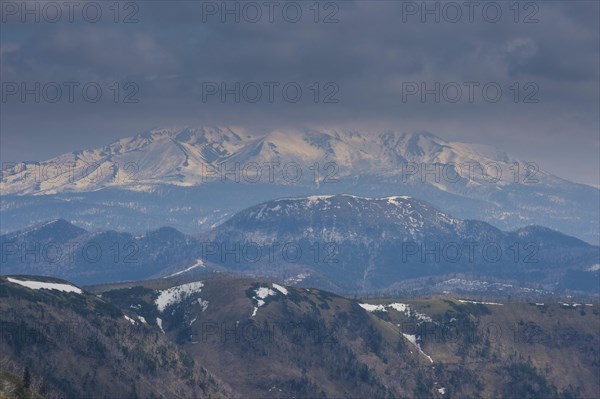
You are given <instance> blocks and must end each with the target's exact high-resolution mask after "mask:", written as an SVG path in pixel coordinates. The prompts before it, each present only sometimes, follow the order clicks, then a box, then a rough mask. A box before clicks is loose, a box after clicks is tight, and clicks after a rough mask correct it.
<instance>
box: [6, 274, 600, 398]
mask: <svg viewBox="0 0 600 399" xmlns="http://www.w3.org/2000/svg"><path fill="white" fill-rule="evenodd" d="M0 305H1V306H0V326H1V327H2V332H3V333H2V335H1V336H0V349H2V354H3V358H2V363H1V364H0V366H1V367H0V368H1V369H2V371H1V372H0V392H4V391H3V390H4V388H5V387H7V386H10V384H12V386H17V387H18V386H19V385H20V386H21V388H23V383H22V382H21V381H19V378H18V376H23V375H24V370H25V368H27V370H28V373H29V374H30V376H29V377H28V380H29V384H28V392H30V393H31V392H32V391H33V393H39V394H40V395H41V396H43V397H74V396H76V397H91V396H94V397H194V398H221V397H228V398H282V397H307V398H308V397H310V398H315V397H322V398H338V397H346V398H364V397H378V398H392V397H418V398H471V397H483V398H492V397H506V398H523V397H532V398H540V397H544V398H545V397H556V398H571V397H593V396H594V395H595V393H596V392H598V389H600V386H599V385H598V380H597V378H595V376H597V374H598V372H599V367H600V366H599V362H598V359H599V356H600V347H599V344H598V343H599V342H600V337H599V336H598V331H600V312H598V308H597V307H598V306H597V304H587V305H586V304H582V303H556V302H547V303H519V302H510V301H509V302H497V301H493V302H492V301H482V300H480V301H477V300H473V299H460V298H453V297H449V296H441V297H433V298H423V299H410V300H403V299H399V298H377V299H370V300H359V299H347V298H344V297H341V296H337V295H335V294H332V293H329V292H326V291H322V290H318V289H314V288H301V287H293V286H288V285H284V284H277V283H273V282H270V281H265V280H255V279H247V278H233V277H231V276H227V275H225V274H221V275H218V276H212V277H206V278H204V279H202V280H197V279H193V278H192V279H190V278H184V277H181V276H174V277H171V278H168V279H158V280H151V281H144V282H130V283H122V284H113V285H104V286H95V287H87V288H86V287H84V288H83V289H81V288H80V287H77V286H74V285H73V284H71V283H69V282H68V281H64V280H58V279H49V278H43V277H39V276H7V277H1V278H0ZM557 358H560V359H563V361H561V362H555V361H553V359H557ZM156 381H160V383H156ZM11 395H14V393H13V392H11V393H8V394H7V396H8V397H14V396H11Z"/></svg>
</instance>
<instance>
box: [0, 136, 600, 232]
mask: <svg viewBox="0 0 600 399" xmlns="http://www.w3.org/2000/svg"><path fill="white" fill-rule="evenodd" d="M0 188H1V190H2V206H1V208H0V212H1V213H2V218H3V225H2V232H4V233H6V232H8V231H13V230H16V229H19V228H23V227H25V225H29V224H33V223H36V222H41V221H44V220H48V219H52V218H61V217H62V218H65V219H68V220H70V221H74V222H77V223H78V224H79V225H81V226H85V227H87V228H98V227H102V228H111V229H116V230H129V231H132V230H135V231H145V230H148V229H150V228H158V227H162V226H164V225H165V221H167V222H168V224H169V225H172V226H173V227H176V228H178V229H180V230H182V231H185V232H187V233H197V232H200V231H206V230H209V229H210V228H211V227H212V226H213V225H214V224H216V223H218V222H221V221H223V220H224V219H226V218H227V217H229V216H231V215H232V214H234V213H235V212H238V211H240V210H242V209H244V208H247V207H248V206H251V205H253V204H256V203H259V202H263V201H267V200H271V199H273V198H279V197H283V196H307V195H322V194H341V193H352V194H356V195H361V196H367V197H388V196H393V195H398V194H400V193H401V194H404V195H411V196H414V197H417V198H423V199H427V201H429V202H430V203H432V204H434V205H435V206H437V207H439V208H441V209H445V210H447V211H449V212H452V213H453V214H455V215H457V216H460V217H462V218H469V219H478V220H483V221H487V222H489V223H492V224H493V225H495V226H496V227H498V228H501V229H509V230H510V229H516V228H519V227H523V226H525V225H530V224H539V225H545V226H548V227H551V228H553V229H556V230H559V231H562V232H564V233H567V234H570V235H573V236H576V237H578V238H580V239H584V240H586V241H588V242H591V243H593V244H597V243H598V242H599V241H598V240H599V235H598V234H599V233H598V232H599V226H598V220H599V218H600V214H599V211H598V207H597V204H598V202H599V201H600V194H599V193H600V192H599V190H598V189H595V188H592V187H590V186H585V185H581V184H576V183H572V182H569V181H566V180H564V179H561V178H559V177H556V176H553V175H551V174H548V173H546V172H544V169H543V165H541V166H540V165H536V164H534V163H531V162H527V161H526V160H519V159H516V158H515V157H512V156H510V155H508V154H506V153H504V152H502V151H499V150H497V149H494V148H491V147H487V146H483V145H476V144H465V143H457V142H449V141H446V140H444V139H442V138H440V137H437V136H435V135H433V134H430V133H410V134H409V133H400V132H380V133H375V132H355V131H334V130H330V131H314V130H305V131H295V132H283V131H271V132H267V133H261V134H254V133H253V134H248V133H246V132H244V131H243V130H241V129H232V128H186V129H155V130H152V131H149V132H145V133H141V134H138V135H136V136H134V137H131V138H126V139H121V140H118V141H116V142H114V143H112V144H109V145H107V146H105V147H102V148H98V149H92V150H85V151H80V152H74V153H68V154H63V155H61V156H59V157H56V158H53V159H51V160H47V161H44V162H40V163H31V162H29V163H27V162H26V163H19V164H15V165H11V164H5V165H3V171H2V179H1V182H0Z"/></svg>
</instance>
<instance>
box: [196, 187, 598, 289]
mask: <svg viewBox="0 0 600 399" xmlns="http://www.w3.org/2000/svg"><path fill="white" fill-rule="evenodd" d="M204 237H206V238H207V239H208V240H209V241H212V242H216V243H218V246H219V248H221V251H220V252H219V253H216V254H214V255H213V256H208V257H207V259H208V260H211V261H213V262H219V261H220V263H221V264H223V265H227V266H228V267H230V268H234V269H241V270H251V271H255V272H257V273H261V272H262V273H266V269H268V270H269V271H271V272H272V273H277V272H278V273H279V274H277V276H278V277H279V278H285V277H286V276H288V277H289V276H290V275H293V274H294V273H295V274H300V273H303V274H307V273H308V274H312V275H315V276H318V277H319V278H321V279H325V280H327V281H328V282H329V283H330V284H332V285H329V286H327V287H329V288H330V289H334V290H341V291H354V290H356V291H365V290H367V291H368V290H376V289H385V288H390V287H391V286H392V285H393V284H394V282H401V281H404V280H407V279H415V278H430V277H436V276H437V277H440V276H451V275H453V274H456V273H470V274H472V275H479V276H486V277H488V278H490V277H495V278H501V279H505V280H513V281H515V280H516V281H520V282H521V283H529V284H544V285H546V286H547V287H551V286H553V285H554V283H556V282H557V281H561V280H562V279H563V278H564V275H565V273H566V272H568V271H570V270H585V269H586V268H589V267H590V266H592V265H594V264H597V263H598V248H597V247H593V246H591V245H589V244H587V243H585V242H583V241H581V240H578V239H575V238H573V237H566V236H564V235H562V234H560V233H558V232H555V231H552V230H550V229H547V228H542V227H529V228H525V229H521V230H518V231H515V232H504V231H501V230H499V229H497V228H495V227H493V226H491V225H489V224H487V223H485V222H481V221H474V220H463V219H459V218H456V217H452V216H450V215H448V214H446V213H444V212H441V211H439V210H437V209H436V208H434V207H433V206H431V205H430V204H428V203H425V202H423V201H419V200H416V199H413V198H410V197H399V196H395V197H387V198H363V197H357V196H351V195H334V196H311V197H301V198H286V199H280V200H275V201H269V202H266V203H263V204H260V205H257V206H254V207H251V208H248V209H246V210H244V211H242V212H239V213H238V214H236V215H235V216H233V217H232V218H231V219H229V220H227V221H226V222H224V223H223V224H221V225H219V226H217V227H216V228H214V229H213V230H212V231H211V232H209V233H207V234H206V235H204ZM255 247H257V248H258V247H260V248H261V250H262V252H260V253H259V254H262V255H263V256H262V257H260V259H259V260H260V261H255V257H256V256H254V254H253V252H252V250H254V248H255ZM226 248H238V249H239V252H241V253H242V255H244V254H245V252H242V251H247V252H248V253H249V255H245V256H241V257H238V258H235V259H234V258H233V257H232V256H229V257H228V256H227V254H226V253H225V249H226ZM267 254H268V255H269V256H268V257H267ZM592 275H594V274H593V273H589V276H590V277H592ZM311 283H312V284H315V283H317V282H316V281H315V282H311ZM430 284H432V283H431V282H430V283H429V285H430ZM398 285H401V284H398ZM319 286H323V285H319ZM573 288H574V287H573ZM594 290H596V288H594V289H593V290H592V292H594ZM596 291H597V290H596Z"/></svg>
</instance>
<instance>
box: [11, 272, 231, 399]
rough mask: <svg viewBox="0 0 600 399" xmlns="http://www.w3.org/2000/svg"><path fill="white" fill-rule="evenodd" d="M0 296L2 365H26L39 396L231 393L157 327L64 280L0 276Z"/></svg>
mask: <svg viewBox="0 0 600 399" xmlns="http://www.w3.org/2000/svg"><path fill="white" fill-rule="evenodd" d="M32 286H34V287H36V288H30V287H32ZM0 303H1V304H2V306H0V323H1V326H2V337H1V340H0V349H1V351H2V358H3V359H2V364H1V368H2V370H3V371H5V372H11V373H13V374H21V375H22V370H23V369H24V368H25V367H27V368H28V369H29V370H30V371H31V378H32V381H33V382H34V385H35V386H37V387H38V388H39V390H38V392H39V393H40V394H41V395H42V396H43V397H79V398H82V397H121V398H122V397H144V398H167V397H169V398H172V397H190V398H191V397H195V398H204V397H226V396H229V395H228V391H227V389H226V388H225V387H224V386H223V385H220V384H218V383H217V382H216V381H215V379H214V378H213V377H212V376H211V375H210V374H209V373H208V372H207V371H206V370H205V369H204V368H202V367H201V366H200V365H198V364H197V363H196V362H195V361H194V360H192V359H191V358H190V357H189V356H188V355H187V354H186V353H185V352H183V351H181V350H180V349H179V348H177V346H176V345H174V344H173V343H171V342H169V341H168V340H166V339H164V337H162V335H161V334H156V332H155V331H154V330H153V329H150V328H148V327H147V326H146V325H144V324H143V323H139V324H136V323H135V322H134V323H133V324H132V323H131V322H130V321H129V320H127V319H126V318H125V317H124V314H123V312H122V311H121V310H120V309H118V308H117V307H115V306H113V305H111V304H110V303H107V302H106V301H104V300H102V299H101V298H98V297H96V296H95V295H92V294H90V293H87V292H85V291H81V290H80V289H79V288H77V287H74V286H73V285H71V284H70V283H68V282H66V281H64V280H57V279H50V278H40V277H34V276H13V277H9V278H5V277H2V278H1V279H0ZM157 380H160V382H161V383H160V384H156V381H157Z"/></svg>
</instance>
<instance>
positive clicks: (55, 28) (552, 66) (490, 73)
mask: <svg viewBox="0 0 600 399" xmlns="http://www.w3.org/2000/svg"><path fill="white" fill-rule="evenodd" d="M334 3H335V4H337V5H338V7H339V10H338V12H337V13H336V15H335V17H336V18H337V19H338V20H339V22H338V23H331V24H324V23H315V22H313V16H314V14H313V12H312V10H311V9H309V7H310V6H311V5H312V4H313V3H312V2H297V3H296V4H299V5H300V6H301V8H302V11H303V18H302V19H301V20H300V21H299V22H298V23H287V22H286V21H285V20H284V19H283V18H282V16H281V13H276V14H275V22H273V23H269V22H268V21H267V20H266V15H265V14H264V9H263V18H262V19H261V21H260V22H258V23H245V22H243V21H242V22H241V23H233V22H232V21H231V18H230V19H229V22H227V23H221V22H220V20H219V18H218V16H210V17H208V22H207V23H204V22H203V20H202V16H203V14H202V11H203V10H202V7H203V6H202V2H189V1H187V2H186V1H181V2H178V1H176V2H160V1H140V2H136V4H137V5H138V7H139V12H138V13H137V14H136V15H135V17H136V18H137V19H139V22H138V23H132V24H124V23H114V22H113V21H112V17H113V15H112V14H110V10H108V9H107V8H106V7H107V6H105V7H104V8H103V11H104V14H103V19H102V20H101V21H100V22H98V23H95V24H91V23H87V22H86V21H84V20H82V19H81V18H79V19H78V18H76V20H75V21H74V22H73V23H69V22H67V21H61V22H58V23H44V22H43V21H42V22H41V23H37V24H36V23H32V22H29V23H21V22H20V20H18V18H14V17H11V18H7V21H6V23H3V24H2V25H1V29H2V32H1V33H2V35H1V39H0V44H1V47H0V48H1V50H0V57H1V58H0V66H1V71H0V77H1V79H2V82H22V81H27V82H29V83H30V84H32V82H42V83H44V82H65V81H78V82H82V84H83V83H85V82H90V81H94V82H99V83H100V84H101V85H102V88H103V98H102V101H99V102H98V103H95V104H91V103H88V102H86V101H83V100H81V99H79V100H77V99H76V101H75V102H74V103H68V102H65V101H60V102H59V103H56V104H48V103H44V101H42V102H41V103H39V104H37V103H34V102H32V101H27V102H26V103H21V102H20V101H14V100H11V101H6V102H3V103H2V104H1V105H2V118H1V122H0V128H1V133H2V134H1V137H0V141H1V152H0V155H1V156H2V159H3V160H9V161H18V160H23V159H39V160H41V159H46V158H48V157H51V156H53V155H56V154H58V153H61V152H65V151H71V150H76V149H81V148H86V147H93V146H98V145H102V144H105V143H106V142H109V141H111V140H113V139H116V138H118V137H121V136H124V135H128V134H131V133H134V132H137V131H142V130H146V129H148V128H152V127H156V126H171V125H196V124H207V125H228V124H230V125H243V126H248V127H251V128H267V129H268V128H271V127H299V126H307V125H308V126H324V127H332V126H333V127H354V128H360V129H366V130H378V129H390V128H391V129H396V130H405V131H412V130H429V131H433V132H435V133H436V134H439V135H440V136H443V137H446V138H448V139H455V140H465V141H476V142H483V143H490V144H493V145H497V146H498V147H501V148H503V149H506V150H508V151H511V152H514V153H515V154H516V155H518V156H520V157H521V158H524V159H531V160H533V161H537V162H539V163H540V165H542V167H543V168H545V169H547V170H549V171H551V172H553V173H556V174H558V175H559V176H563V177H566V178H570V179H573V180H576V181H582V182H586V183H588V184H593V185H598V184H599V181H598V180H599V176H598V169H599V168H600V161H599V158H598V157H599V156H598V152H599V150H600V145H599V143H600V140H599V137H598V134H599V129H600V122H599V115H598V112H599V111H598V109H599V108H600V96H599V85H600V81H599V70H600V65H599V53H600V50H599V48H600V39H599V38H600V32H599V20H598V14H599V5H598V3H596V2H587V1H576V2H560V1H551V2H536V4H537V5H538V6H539V11H538V12H537V13H536V14H535V17H536V18H537V19H539V22H538V23H531V24H525V23H514V21H513V14H512V10H511V9H510V8H509V7H510V5H511V4H512V3H511V2H497V3H496V4H499V5H500V6H501V8H502V11H503V16H502V18H501V20H500V21H499V22H497V23H489V22H486V21H485V20H484V19H483V18H482V17H481V14H480V13H477V12H476V13H475V20H474V22H472V23H471V22H469V21H467V20H466V16H464V15H463V18H462V19H461V21H460V22H459V23H448V22H444V21H442V22H440V23H434V22H433V23H432V22H431V21H430V22H429V23H421V22H420V20H419V16H410V17H409V18H408V21H407V22H406V23H403V22H402V9H403V4H402V2H389V1H356V2H355V1H352V2H334ZM40 4H43V3H40ZM82 4H84V2H82ZM105 4H108V3H105ZM123 4H124V3H123ZM217 4H220V2H218V3H217ZM230 4H232V3H230ZM283 4H284V3H283V2H282V3H281V4H280V7H282V5H283ZM324 4H325V3H322V7H325V6H324ZM416 4H418V5H420V4H421V2H417V3H416ZM430 4H433V3H430ZM458 4H460V3H458ZM481 4H484V2H482V3H481ZM332 10H333V9H332V8H330V9H327V10H325V9H324V8H322V9H321V10H320V15H319V17H320V19H322V18H323V17H324V16H325V15H327V14H328V13H329V12H331V11H332ZM121 11H122V12H121V15H120V18H123V17H124V15H126V14H127V13H125V12H124V11H125V10H121ZM129 11H130V10H129ZM463 11H464V10H463ZM526 11H527V12H526ZM529 11H531V10H521V13H520V15H519V18H520V19H521V20H522V19H523V18H524V17H525V16H526V15H527V14H528V12H529ZM430 20H431V17H430ZM206 81H214V82H222V81H226V82H228V84H230V85H233V83H234V82H241V84H244V83H247V82H258V83H262V82H271V81H276V82H280V83H281V85H280V87H281V86H282V85H283V84H284V83H286V82H298V83H299V84H300V86H301V87H302V89H303V97H302V100H301V101H299V102H298V103H289V102H286V101H284V100H283V99H282V98H281V96H280V92H279V91H278V92H277V94H279V95H278V96H277V98H276V101H274V102H273V103H270V102H268V101H265V100H264V99H265V95H264V96H263V100H262V101H259V102H258V103H255V104H252V103H248V102H245V101H243V100H242V101H241V102H240V103H239V104H236V103H234V102H232V101H231V96H230V97H229V101H227V102H225V103H222V102H221V101H219V100H218V98H217V97H218V96H214V97H211V99H210V100H211V101H208V102H203V101H202V88H203V87H202V83H203V82H206ZM112 82H119V83H120V84H121V86H120V95H121V97H120V100H121V101H120V102H119V103H115V102H114V101H113V99H112V98H111V96H112V92H111V91H110V88H109V86H110V85H111V84H112ZM125 82H135V83H136V84H137V85H138V87H139V92H138V93H137V94H136V95H135V97H136V98H138V99H139V103H135V104H123V103H122V99H123V96H124V95H126V94H127V93H130V92H129V91H127V90H123V87H122V85H123V84H124V83H125ZM315 82H318V83H319V89H320V95H321V96H320V100H321V102H319V103H316V104H315V103H314V102H313V97H312V96H313V92H312V91H311V89H310V87H314V86H311V85H313V84H314V83H315ZM327 82H334V83H335V84H336V85H337V86H338V87H339V92H338V93H336V95H335V98H337V99H339V102H338V103H331V104H324V103H322V99H323V95H325V94H327V93H328V92H329V91H328V90H325V89H324V87H323V86H324V85H325V84H326V83H327ZM406 82H417V83H420V82H425V83H426V84H427V86H428V87H432V86H433V85H434V84H435V82H440V83H441V84H442V85H443V84H444V83H447V82H458V83H461V82H479V83H480V84H481V85H483V84H485V83H486V82H497V83H498V84H499V85H501V87H502V88H503V97H502V99H501V101H499V102H498V103H490V102H487V101H485V100H484V99H482V98H481V93H480V92H478V93H479V94H478V95H477V96H476V99H475V101H474V102H473V103H470V102H467V101H459V102H458V103H449V102H445V101H441V102H440V103H436V102H434V101H433V100H432V98H433V96H429V97H428V101H427V102H425V103H422V102H421V101H420V100H419V96H413V97H411V98H410V101H407V102H403V101H402V92H403V88H404V86H403V84H406ZM514 82H519V83H520V87H519V90H520V93H519V94H520V100H521V101H519V103H514V102H513V101H512V99H513V97H512V96H513V94H514V93H513V91H511V90H510V89H509V86H510V85H511V84H513V83H514ZM528 82H533V83H535V84H536V85H537V87H539V92H537V94H536V96H535V97H536V98H539V102H538V103H534V104H528V103H523V102H522V99H523V98H524V96H525V95H527V94H528V93H529V92H530V91H528V90H525V88H524V87H523V85H524V84H526V83H528ZM513 87H514V86H513ZM263 94H264V93H263ZM463 95H464V96H465V95H466V92H465V93H463ZM574 160H577V162H578V165H579V166H574V165H573V163H574Z"/></svg>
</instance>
